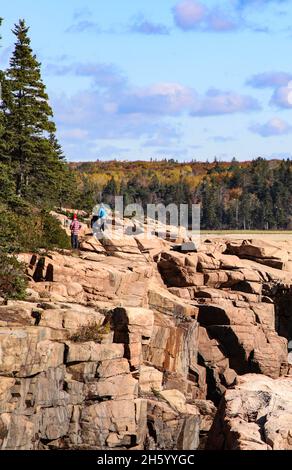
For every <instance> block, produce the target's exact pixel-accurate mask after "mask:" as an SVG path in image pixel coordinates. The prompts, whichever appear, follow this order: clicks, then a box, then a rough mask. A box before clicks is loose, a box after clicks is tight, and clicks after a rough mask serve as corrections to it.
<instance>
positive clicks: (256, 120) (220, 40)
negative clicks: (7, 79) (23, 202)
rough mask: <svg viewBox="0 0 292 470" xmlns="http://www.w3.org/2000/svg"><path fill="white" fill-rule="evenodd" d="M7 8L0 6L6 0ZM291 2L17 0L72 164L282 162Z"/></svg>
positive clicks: (2, 58) (6, 52)
mask: <svg viewBox="0 0 292 470" xmlns="http://www.w3.org/2000/svg"><path fill="white" fill-rule="evenodd" d="M1 3H4V2H1ZM291 15H292V2H291V1H289V0H220V2H219V0H217V1H213V0H201V1H197V0H159V1H158V0H107V1H104V0H91V1H84V0H83V1H81V0H61V1H60V0H58V1H57V0H50V1H48V0H47V1H44V0H43V1H42V2H36V1H35V0H13V2H5V3H4V4H2V5H1V8H0V16H2V17H3V18H4V23H3V26H2V29H1V35H2V41H1V46H2V47H1V49H0V67H2V68H4V67H6V66H7V63H8V59H9V56H10V55H11V52H12V50H13V49H12V48H13V41H14V38H13V35H12V33H11V28H12V27H13V24H14V23H15V22H17V21H18V19H19V18H25V20H26V22H27V24H28V25H29V26H30V37H31V40H32V48H33V50H34V51H35V53H36V54H37V57H38V58H39V60H40V61H41V63H42V73H43V78H44V81H45V83H46V85H47V87H48V93H49V96H50V101H51V104H52V106H53V109H54V113H55V120H56V122H57V126H58V137H59V139H60V142H61V144H62V146H63V149H64V152H65V154H66V156H67V158H68V159H69V160H71V161H81V160H83V161H87V160H96V159H98V158H99V159H105V160H106V159H111V158H120V159H123V160H134V159H149V158H151V157H152V158H164V157H167V158H176V159H178V160H181V161H185V160H190V159H197V160H206V159H209V161H212V160H213V159H214V157H216V158H217V159H218V160H230V159H232V158H233V157H236V158H237V159H238V160H246V159H250V158H255V157H257V156H264V157H267V158H273V157H277V156H278V157H288V156H291V155H292V149H291V147H290V142H291V136H292V28H291V26H290V20H289V18H291Z"/></svg>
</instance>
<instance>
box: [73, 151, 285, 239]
mask: <svg viewBox="0 0 292 470" xmlns="http://www.w3.org/2000/svg"><path fill="white" fill-rule="evenodd" d="M71 167H72V169H74V170H75V171H76V173H77V179H78V187H79V196H78V205H79V206H83V208H84V209H89V208H90V207H92V206H93V205H94V203H95V202H98V201H100V200H102V201H103V202H106V203H108V204H110V205H112V204H113V202H114V196H115V195H122V196H124V201H125V204H128V203H132V202H139V203H142V204H143V206H146V204H148V203H152V204H158V203H164V204H166V205H167V204H170V203H176V204H187V203H188V204H192V203H195V204H201V207H202V212H201V214H202V217H201V227H202V228H203V229H241V230H243V229H245V230H250V229H259V230H264V229H288V228H291V222H292V162H291V161H290V160H273V161H267V160H264V159H263V158H258V159H256V160H253V161H251V162H243V163H239V162H237V161H236V160H233V161H232V162H231V163H230V162H229V163H227V162H222V163H221V162H216V161H215V162H213V163H200V162H190V163H178V162H175V161H174V160H165V161H152V162H151V161H150V162H139V161H136V162H119V161H111V162H100V161H97V162H90V163H77V164H72V165H71Z"/></svg>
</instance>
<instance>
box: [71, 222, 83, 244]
mask: <svg viewBox="0 0 292 470" xmlns="http://www.w3.org/2000/svg"><path fill="white" fill-rule="evenodd" d="M80 229H81V224H80V222H79V220H78V218H77V214H74V215H73V220H72V222H71V225H70V230H71V246H72V249H73V250H77V249H78V248H79V240H78V237H79V231H80Z"/></svg>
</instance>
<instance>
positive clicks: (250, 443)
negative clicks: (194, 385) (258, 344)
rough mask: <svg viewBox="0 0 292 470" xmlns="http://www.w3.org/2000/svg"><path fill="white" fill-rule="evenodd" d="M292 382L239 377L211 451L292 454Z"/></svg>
mask: <svg viewBox="0 0 292 470" xmlns="http://www.w3.org/2000/svg"><path fill="white" fill-rule="evenodd" d="M291 429H292V378H291V377H281V378H279V379H277V380H273V379H271V378H269V377H265V376H263V375H254V374H248V375H245V376H242V377H238V383H237V385H236V387H235V388H233V389H232V390H227V391H226V393H225V395H224V397H223V398H222V402H221V404H220V407H219V409H218V412H217V416H216V419H215V422H214V425H213V427H212V429H211V431H210V434H209V438H208V443H207V449H212V450H292V436H291Z"/></svg>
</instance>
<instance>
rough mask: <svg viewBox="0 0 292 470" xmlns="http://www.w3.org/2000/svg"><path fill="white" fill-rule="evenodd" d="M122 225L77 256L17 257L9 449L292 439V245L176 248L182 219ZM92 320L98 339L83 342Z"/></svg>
mask: <svg viewBox="0 0 292 470" xmlns="http://www.w3.org/2000/svg"><path fill="white" fill-rule="evenodd" d="M123 224H125V226H124V225H123ZM115 226H116V235H119V236H112V235H108V236H106V237H105V239H104V240H100V241H98V240H96V239H95V238H94V237H92V234H87V235H85V236H84V237H83V239H82V240H81V250H80V252H79V253H78V254H76V253H75V254H74V255H72V253H70V252H62V253H58V252H52V253H49V254H46V256H40V255H33V254H23V255H20V258H21V259H22V260H23V261H25V262H26V263H27V273H28V275H29V276H30V286H29V290H28V299H27V301H26V302H20V301H9V302H8V303H6V304H5V302H4V301H1V302H0V448H1V449H22V450H24V449H161V450H163V449H196V448H198V447H199V448H200V449H201V448H204V446H205V442H206V441H207V440H208V444H207V445H208V448H214V449H219V448H220V449H221V448H224V449H231V448H232V449H233V448H234V449H235V448H236V449H253V448H257V449H270V448H271V449H278V448H285V449H290V448H291V436H290V434H289V430H291V428H292V426H291V422H290V421H291V420H290V412H291V410H290V408H291V406H290V405H291V403H290V401H291V380H292V378H289V374H290V373H291V366H290V364H289V361H288V349H287V343H288V341H289V340H290V339H291V338H290V336H291V331H290V329H289V327H288V325H289V321H288V319H289V318H290V310H289V308H288V307H287V308H286V307H285V308H284V309H283V308H282V306H281V302H280V301H279V295H280V294H281V292H282V290H283V289H284V290H285V292H286V294H285V295H287V298H288V299H290V297H289V296H290V290H291V287H290V286H291V284H292V275H291V273H289V270H287V269H286V268H287V266H288V265H287V263H289V262H290V258H291V253H292V247H289V246H290V245H289V244H285V247H284V248H283V247H281V246H278V245H275V246H274V245H272V246H271V245H269V246H267V245H265V244H264V243H262V242H260V241H259V242H258V241H257V240H251V241H246V243H242V242H240V243H239V242H238V241H227V240H219V239H217V240H213V241H212V240H211V241H209V242H208V243H202V244H201V246H200V247H199V249H198V251H197V252H196V253H194V252H177V251H174V250H172V248H173V243H174V242H175V243H178V241H179V239H180V237H181V235H180V234H179V233H178V231H177V229H175V227H168V228H166V227H162V226H157V225H156V224H155V223H153V224H152V225H151V224H150V230H151V231H152V232H153V234H156V235H157V236H155V237H154V238H152V239H150V240H147V239H145V238H144V237H143V236H142V234H141V230H142V228H143V224H142V223H138V222H137V223H136V222H135V221H132V220H131V221H129V220H128V221H126V222H123V221H122V220H120V219H116V220H115ZM125 228H126V231H125V230H122V229H125ZM163 232H164V233H166V232H167V240H165V239H164V240H162V239H161V238H160V237H159V234H160V233H163ZM84 233H86V228H84ZM181 238H182V240H181V242H183V241H184V239H183V237H181ZM271 260H272V261H273V262H271ZM281 289H282V290H281ZM274 301H275V302H276V311H275V304H274ZM286 304H287V303H285V305H286ZM279 309H280V311H279ZM280 320H281V321H280ZM93 324H94V325H95V327H96V328H100V326H101V325H103V326H105V325H107V328H106V329H105V331H104V333H103V335H102V336H101V338H100V341H99V342H98V343H97V342H96V341H94V340H93V339H92V340H91V339H90V338H88V339H87V341H84V342H76V334H77V333H78V332H79V331H80V328H81V327H82V328H84V327H85V328H86V327H88V326H90V327H91V328H92V325H93ZM277 332H279V333H280V334H281V336H279V335H278V333H277ZM77 337H78V334H77ZM74 338H75V339H74ZM250 373H253V374H252V375H251V374H250ZM283 376H287V377H283ZM274 405H275V406H274ZM217 407H219V408H218V411H217ZM216 413H217V415H216ZM215 415H216V419H215V422H214V423H213V421H214V417H215ZM289 426H290V427H289ZM277 430H278V432H277Z"/></svg>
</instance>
